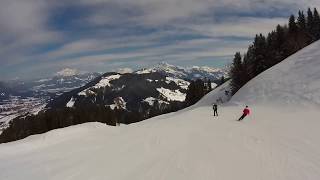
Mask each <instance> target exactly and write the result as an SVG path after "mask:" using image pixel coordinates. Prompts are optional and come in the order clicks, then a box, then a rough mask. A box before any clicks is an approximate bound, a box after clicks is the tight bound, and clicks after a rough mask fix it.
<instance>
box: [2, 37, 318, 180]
mask: <svg viewBox="0 0 320 180" xmlns="http://www.w3.org/2000/svg"><path fill="white" fill-rule="evenodd" d="M319 49H320V42H317V43H315V44H313V45H312V46H310V47H307V48H306V49H304V50H303V51H302V52H304V53H303V54H304V55H302V54H300V55H294V56H293V57H295V58H293V57H291V58H289V59H287V60H285V61H284V62H283V63H281V64H279V65H277V66H276V67H274V68H272V69H271V70H270V71H274V73H278V74H279V75H281V76H272V78H273V80H274V81H276V82H281V79H282V80H290V82H284V84H283V85H282V84H277V83H271V81H272V79H270V80H266V79H269V78H267V77H268V76H269V75H268V74H269V73H270V71H269V70H268V71H266V72H264V73H263V74H261V76H259V77H257V78H255V79H253V81H251V82H249V83H248V84H247V85H246V86H245V87H243V88H242V89H240V90H239V92H238V93H237V94H236V96H234V97H233V98H232V99H231V100H230V101H229V102H228V103H225V104H224V105H219V106H218V112H219V117H213V112H212V108H211V103H212V102H213V101H216V100H217V99H219V98H222V99H225V100H228V96H225V90H228V89H229V88H230V86H229V84H228V83H225V84H224V85H222V86H220V87H218V88H216V89H215V90H213V91H212V92H211V93H209V94H208V95H206V96H205V97H204V98H203V99H202V100H201V101H200V102H199V103H197V104H195V105H194V106H192V107H190V108H188V109H185V110H182V111H178V112H176V113H171V114H166V115H162V116H158V117H155V118H152V119H149V120H146V121H142V122H139V123H136V124H131V125H128V126H120V127H119V126H118V127H109V126H105V125H103V124H99V123H87V124H82V125H78V126H73V127H69V128H64V129H58V130H54V131H51V132H48V133H45V134H41V135H35V136H31V137H28V138H26V139H24V140H20V141H17V142H12V143H7V144H2V145H0V172H1V173H0V179H6V180H24V179H32V180H43V179H46V180H60V179H68V180H88V179H95V180H100V179H110V180H127V179H128V180H142V179H143V180H149V179H150V180H151V179H153V180H161V179H162V180H167V179H173V180H195V179H210V180H211V179H218V180H318V179H319V178H320V141H319V137H320V131H319V127H320V121H319V117H320V111H319V106H318V104H317V102H318V98H319V97H320V90H319V89H317V87H318V86H319V84H320V78H318V76H317V74H319V71H317V70H319V69H320V65H319V64H317V62H319V58H320V51H319ZM308 51H309V52H308ZM307 52H308V53H307ZM310 53H311V54H312V56H309V54H310ZM298 54H299V53H298ZM297 58H298V59H297ZM308 58H311V59H312V60H311V59H308ZM303 59H305V61H306V62H308V63H311V64H313V65H307V64H306V63H298V62H302V60H303ZM287 61H290V63H288V62H287ZM286 66H289V67H290V68H287V70H286ZM298 69H299V70H298ZM302 70H304V71H302ZM280 72H282V73H280ZM297 72H298V73H301V76H299V75H294V74H295V73H297ZM312 72H313V73H314V74H310V76H305V75H304V74H308V73H312ZM315 72H318V73H315ZM271 74H272V73H271ZM264 75H265V76H267V77H264ZM291 76H293V77H295V78H291ZM256 79H262V81H258V80H256ZM279 79H280V80H279ZM293 80H294V81H293ZM300 82H305V83H306V84H307V85H308V86H306V87H304V88H302V89H301V88H297V87H295V84H296V83H300ZM261 83H262V84H263V83H268V84H267V85H268V86H267V85H261ZM286 85H288V86H290V87H293V89H289V88H287V87H286ZM302 86H303V84H302ZM256 87H261V88H269V89H273V91H271V90H265V91H262V90H260V89H257V88H256ZM282 88H283V89H282ZM252 89H254V90H257V91H252ZM292 93H293V94H292ZM308 93H309V94H308ZM306 94H308V96H311V97H313V99H312V101H310V102H309V101H307V100H306V99H305V98H306ZM256 96H257V97H256ZM260 96H261V97H260ZM288 96H289V97H291V96H292V97H294V100H295V101H294V102H295V103H294V104H291V103H286V106H285V108H284V106H279V102H281V101H280V100H281V99H283V100H286V97H288ZM276 97H279V98H280V100H278V99H277V98H276ZM246 98H249V100H247V99H246ZM265 99H267V101H266V100H265ZM249 102H250V108H251V111H252V114H251V115H250V116H249V117H247V118H246V119H244V120H243V121H242V122H238V121H236V120H237V119H238V118H239V116H240V115H241V112H242V109H243V106H242V105H244V104H247V103H249ZM285 102H287V101H285ZM308 103H309V104H308ZM239 104H240V105H241V106H239ZM300 105H303V106H300ZM297 106H298V107H299V108H297Z"/></svg>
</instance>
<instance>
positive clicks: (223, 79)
mask: <svg viewBox="0 0 320 180" xmlns="http://www.w3.org/2000/svg"><path fill="white" fill-rule="evenodd" d="M224 82H225V78H224V76H221V78H220V82H219V85H221V84H223V83H224Z"/></svg>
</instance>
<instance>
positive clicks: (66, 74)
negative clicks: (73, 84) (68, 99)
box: [56, 68, 78, 77]
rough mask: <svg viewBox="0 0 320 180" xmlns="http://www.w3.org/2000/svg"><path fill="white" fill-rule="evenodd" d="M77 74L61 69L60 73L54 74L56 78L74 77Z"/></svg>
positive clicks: (74, 71)
mask: <svg viewBox="0 0 320 180" xmlns="http://www.w3.org/2000/svg"><path fill="white" fill-rule="evenodd" d="M77 74H78V70H76V69H71V68H65V69H62V70H61V71H59V72H57V73H56V75H57V76H65V77H68V76H75V75H77Z"/></svg>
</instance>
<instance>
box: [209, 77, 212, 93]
mask: <svg viewBox="0 0 320 180" xmlns="http://www.w3.org/2000/svg"><path fill="white" fill-rule="evenodd" d="M208 91H209V92H210V91H212V83H211V80H210V79H209V80H208Z"/></svg>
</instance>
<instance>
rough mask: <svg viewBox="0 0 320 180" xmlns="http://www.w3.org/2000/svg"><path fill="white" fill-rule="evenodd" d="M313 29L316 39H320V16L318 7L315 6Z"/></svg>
mask: <svg viewBox="0 0 320 180" xmlns="http://www.w3.org/2000/svg"><path fill="white" fill-rule="evenodd" d="M313 31H314V36H315V38H316V39H315V40H319V39H320V16H319V13H318V11H317V9H316V8H314V11H313Z"/></svg>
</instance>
